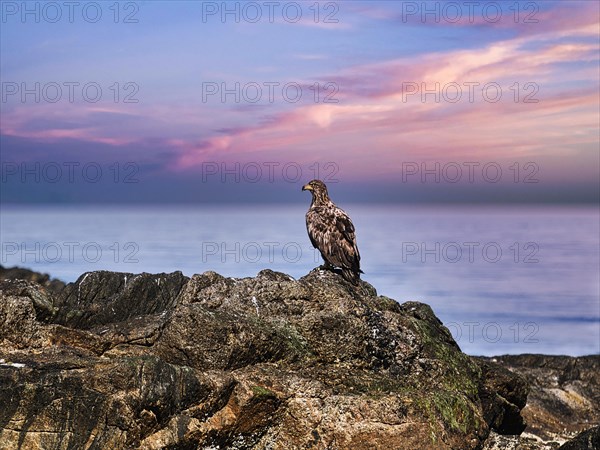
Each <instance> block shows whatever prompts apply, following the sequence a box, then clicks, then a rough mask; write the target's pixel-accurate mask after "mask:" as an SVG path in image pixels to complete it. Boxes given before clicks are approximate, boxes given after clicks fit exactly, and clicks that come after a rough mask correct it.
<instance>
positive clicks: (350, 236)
mask: <svg viewBox="0 0 600 450" xmlns="http://www.w3.org/2000/svg"><path fill="white" fill-rule="evenodd" d="M302 190H303V191H310V193H311V194H312V203H311V204H310V208H309V209H308V212H307V213H306V229H307V230H308V237H309V238H310V242H311V243H312V245H313V247H315V248H317V249H319V251H320V252H321V256H322V257H323V260H324V261H325V267H326V268H333V267H339V268H340V269H342V275H343V277H344V278H345V279H346V280H347V281H349V282H351V283H352V284H355V285H356V284H358V282H359V280H360V274H361V273H363V271H362V270H360V253H359V252H358V247H357V246H356V236H355V235H354V225H353V224H352V221H351V220H350V217H348V214H346V213H345V212H344V210H342V209H341V208H338V207H337V206H335V204H334V203H333V202H332V201H331V199H330V198H329V195H328V194H327V186H325V183H323V182H322V181H321V180H312V181H311V182H309V183H308V184H306V185H304V186H302Z"/></svg>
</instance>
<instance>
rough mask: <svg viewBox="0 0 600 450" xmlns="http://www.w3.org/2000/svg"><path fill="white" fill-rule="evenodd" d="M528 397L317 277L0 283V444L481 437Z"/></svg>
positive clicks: (439, 340)
mask: <svg viewBox="0 0 600 450" xmlns="http://www.w3.org/2000/svg"><path fill="white" fill-rule="evenodd" d="M530 383H531V382H530ZM527 391H528V384H527V382H526V381H525V379H524V378H522V377H520V376H519V375H517V374H515V373H514V372H513V371H511V370H508V369H506V368H502V367H501V366H499V365H498V364H497V363H495V362H493V361H490V360H484V359H476V358H472V357H469V356H467V355H465V354H464V353H462V352H461V351H460V349H459V347H458V346H457V344H456V343H455V342H454V340H453V339H452V336H451V334H450V333H449V331H448V330H447V329H446V328H445V327H444V326H443V324H442V323H441V322H440V321H439V320H438V319H437V317H436V316H435V315H434V313H433V311H432V310H431V309H430V308H429V306H427V305H425V304H422V303H416V302H408V303H404V304H402V305H400V304H398V303H397V302H396V301H394V300H392V299H389V298H387V297H384V296H378V295H377V293H376V291H375V289H374V288H373V287H372V286H371V285H369V284H368V283H366V282H362V283H361V284H360V285H359V286H358V287H354V286H352V285H351V284H349V283H347V282H346V281H344V280H343V279H342V278H341V277H339V276H338V275H337V274H335V273H331V272H324V271H319V270H315V271H312V272H311V273H309V274H308V275H307V276H305V277H303V278H301V279H299V280H294V279H293V278H291V277H289V276H288V275H285V274H282V273H276V272H272V271H270V270H264V271H262V272H260V273H259V274H258V276H257V277H255V278H244V279H233V278H225V277H222V276H220V275H218V274H216V273H214V272H207V273H204V274H201V275H194V276H193V277H192V278H187V277H185V276H183V275H182V274H181V273H179V272H175V273H172V274H154V275H151V274H124V273H114V272H90V273H86V274H83V275H82V276H81V277H80V278H79V279H78V280H77V281H76V282H75V283H71V284H68V285H67V286H66V287H64V288H63V289H60V290H54V289H50V288H49V287H48V286H46V287H44V286H43V285H40V284H38V283H36V282H33V281H24V280H4V281H2V282H1V283H0V404H2V405H3V406H4V407H3V408H1V409H0V448H7V449H12V448H22V449H37V448H42V449H50V448H52V449H67V448H68V449H71V448H77V449H79V448H82V449H86V448H93V449H105V448H111V449H130V448H144V449H175V448H177V449H188V448H189V449H196V448H227V449H281V450H284V449H285V450H288V449H309V448H311V449H313V448H314V449H352V450H357V449H369V450H370V449H395V450H396V449H398V450H400V449H410V450H418V449H436V450H438V449H442V450H443V449H457V450H458V449H460V450H466V449H481V448H482V447H483V446H484V442H485V441H486V438H488V435H489V434H490V432H493V433H494V436H502V435H503V434H519V433H521V431H523V429H524V428H525V422H524V420H523V417H522V415H521V409H522V408H523V407H524V405H525V403H526V398H527Z"/></svg>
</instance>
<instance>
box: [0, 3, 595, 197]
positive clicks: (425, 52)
mask: <svg viewBox="0 0 600 450" xmlns="http://www.w3.org/2000/svg"><path fill="white" fill-rule="evenodd" d="M0 3H1V11H2V18H1V22H0V25H1V31H0V35H1V36H0V37H1V39H0V50H1V56H0V62H1V67H0V78H1V80H2V103H1V105H0V106H1V119H2V120H1V127H0V145H1V158H2V174H1V175H2V185H1V187H2V192H1V194H0V200H2V201H3V202H16V203H31V202H49V203H52V202H59V203H64V202H67V203H69V202H89V201H91V202H96V201H98V202H106V203H112V202H123V201H125V202H132V203H136V202H139V203H147V202H153V201H158V202H169V201H171V199H174V198H177V199H180V200H181V201H185V202H199V203H200V202H205V201H220V202H221V201H226V202H227V201H232V202H233V201H236V200H240V199H242V200H243V201H288V199H289V195H290V193H291V192H293V191H294V190H296V189H297V188H298V187H299V186H301V184H302V183H304V182H306V181H308V180H309V179H310V178H311V177H312V176H313V175H315V174H317V171H316V169H317V168H318V169H319V170H318V174H319V175H320V176H321V177H322V178H325V181H326V182H331V183H335V182H337V183H339V184H338V186H336V190H337V191H338V192H339V193H340V196H342V197H344V198H347V199H354V200H356V201H365V202H376V201H392V202H394V201H398V202H421V201H424V202H432V201H433V202H435V201H444V202H446V201H451V202H478V203H494V202H567V203H570V202H597V201H598V197H599V194H598V179H599V173H600V169H599V165H600V164H599V152H598V148H599V141H598V123H599V120H600V119H599V113H598V110H599V106H600V105H599V104H598V103H599V100H598V98H599V97H598V94H599V72H598V61H599V60H598V37H599V36H598V33H599V31H598V30H599V20H598V17H599V9H598V8H599V6H598V4H597V3H596V2H587V1H581V2H579V1H571V2H568V3H567V2H543V1H540V2H485V3H481V4H480V5H479V6H474V7H473V9H470V8H471V7H470V6H469V3H468V2H450V3H449V2H426V3H425V2H400V1H398V2H372V1H369V2H366V1H365V2H360V1H344V2H296V3H295V2H275V3H273V7H274V10H273V11H274V14H273V20H272V21H271V20H269V19H270V18H269V6H268V4H266V3H265V2H228V3H227V5H228V6H227V7H228V8H230V10H234V9H235V8H237V10H238V11H239V17H237V18H236V17H235V15H234V14H228V15H226V16H225V17H224V20H223V17H222V16H221V13H222V10H223V8H224V3H223V2H192V1H189V2H162V1H148V2H119V3H118V4H116V5H117V6H118V8H115V3H114V2H100V3H97V4H94V3H93V2H82V3H80V4H79V6H76V7H75V9H74V10H73V11H71V12H72V17H71V19H72V20H69V19H70V18H69V13H70V11H69V10H68V7H67V6H65V5H64V4H63V3H61V2H56V3H52V2H50V3H49V2H25V3H23V2H9V1H1V2H0ZM56 5H58V6H56ZM96 5H97V6H96ZM483 5H487V6H486V8H487V9H486V10H484V9H483ZM57 7H58V9H57ZM425 8H427V10H425ZM24 9H28V10H29V11H32V12H30V13H28V14H25V15H24V14H23V10H24ZM284 10H285V11H287V15H286V14H284V12H283V11H284ZM316 10H318V18H317V17H316V16H315V12H316ZM84 11H85V12H84ZM98 11H100V12H101V17H100V18H99V19H98V20H97V21H96V22H93V20H92V19H93V18H94V16H95V15H96V14H97V13H98ZM117 11H118V17H117V16H115V14H116V12H117ZM256 11H260V13H261V15H262V16H261V18H260V20H257V21H255V22H252V18H253V17H254V16H253V14H255V13H256ZM297 11H300V12H301V13H302V18H301V19H299V20H298V21H296V22H295V21H293V20H290V17H291V18H293V14H295V13H296V12H297ZM432 11H437V15H436V14H434V13H432ZM58 12H60V15H61V17H60V19H56V18H57V13H58ZM210 12H215V14H209V13H210ZM244 12H245V13H244ZM517 12H518V15H516V14H517ZM499 14H500V15H499ZM459 15H460V18H459V17H458V16H459ZM126 18H127V19H128V21H126ZM327 18H328V19H329V20H326V19H327ZM115 19H116V21H117V23H115ZM236 19H237V20H236ZM286 19H287V20H286ZM249 20H250V21H249ZM131 21H133V22H131ZM36 83H39V84H37V85H36ZM36 86H39V87H36ZM56 86H59V87H60V89H61V91H60V93H59V92H58V91H57V89H56ZM69 86H72V89H73V90H72V95H73V99H72V100H73V101H71V99H70V98H69ZM84 86H87V87H86V89H87V90H84ZM215 86H216V87H217V88H218V89H219V92H216V93H214V94H207V89H208V88H209V87H212V88H214V87H215ZM238 86H239V88H238ZM257 86H258V87H259V88H260V89H261V91H258V90H257V89H256V87H257ZM269 86H272V87H273V91H272V93H273V98H272V99H270V98H269ZM284 86H288V89H289V90H286V91H284V90H283V89H282V88H283V87H284ZM98 87H99V88H100V89H101V95H100V94H99V95H98V96H97V101H90V99H92V100H96V97H95V94H96V93H98V91H97V88H98ZM223 87H224V88H225V89H228V90H230V91H234V92H235V94H237V97H238V98H237V99H236V95H235V94H234V93H230V94H227V95H225V96H224V97H222V96H221V88H223ZM484 87H486V89H485V90H484ZM298 88H299V89H300V90H301V92H302V96H301V98H300V99H299V100H298V101H291V98H292V97H290V95H291V96H293V94H294V92H296V90H297V89H298ZM471 88H472V89H473V90H472V91H470V89H471ZM23 89H29V90H33V91H34V92H35V91H36V90H37V94H38V97H39V98H36V94H27V95H25V96H24V95H23V92H22V90H23ZM498 89H499V90H500V91H498ZM317 91H318V94H319V95H318V97H317V96H316V95H315V94H316V92H317ZM424 91H425V93H424ZM427 92H429V93H427ZM498 92H501V94H502V95H501V98H499V99H498V100H497V101H496V97H495V95H496V94H497V93H498ZM459 93H460V100H458V101H455V99H456V98H457V95H458V94H459ZM59 94H60V95H59ZM117 94H118V96H117ZM203 94H204V97H203ZM259 94H260V95H259ZM86 96H87V97H86ZM470 96H472V97H473V98H472V101H471V99H470ZM254 99H258V100H257V101H253V100H254ZM326 99H327V100H333V101H335V103H331V102H326V101H325V100H326ZM236 100H237V101H236ZM131 101H133V102H131ZM74 163H77V165H73V164H74ZM90 164H92V166H93V167H92V169H93V168H94V167H96V165H97V166H99V167H101V169H102V176H101V177H100V178H99V180H97V181H95V182H91V181H90V176H88V175H90V174H88V173H83V172H82V170H83V168H84V167H87V168H90V167H91V166H90ZM127 164H129V166H127V167H128V169H124V167H125V166H126V165H127ZM214 164H216V165H217V166H218V168H219V169H218V171H217V173H212V172H210V171H211V170H212V168H214ZM69 165H70V166H69ZM86 165H87V166H86ZM117 165H118V169H117ZM415 165H416V167H418V168H419V170H418V172H417V173H412V172H410V171H413V172H414V168H415ZM56 166H58V167H59V168H60V169H61V170H62V172H61V173H59V174H56V173H54V172H52V171H53V170H55V169H56ZM68 167H74V171H75V172H74V179H73V181H71V180H69V179H68V176H67V172H68V170H67V168H68ZM111 167H112V169H111ZM256 167H260V168H262V170H263V173H262V174H260V176H258V175H257V176H253V175H252V174H253V173H254V172H252V170H254V169H255V168H256ZM269 167H276V170H275V179H273V180H272V179H270V178H269V177H268V176H267V175H266V174H267V173H268V168H269ZM298 167H299V168H300V170H301V174H300V175H299V176H298V177H296V176H295V172H294V173H291V172H290V171H294V170H295V171H297V168H298ZM457 167H459V168H461V169H462V171H463V172H462V174H459V175H460V176H458V175H456V174H455V173H454V172H452V171H453V170H455V169H456V168H457ZM283 168H287V169H289V170H288V172H287V173H286V172H284V171H283ZM469 168H474V173H473V174H472V175H473V180H471V179H469V176H468V175H469V174H468V170H469ZM484 168H485V170H488V169H489V170H492V171H493V170H497V169H498V168H500V170H501V171H502V174H501V176H499V177H498V178H497V179H496V177H495V176H490V174H491V172H490V173H487V172H484ZM92 169H90V170H92ZM221 169H224V171H223V170H221ZM421 169H422V170H421ZM207 170H208V171H209V172H208V173H210V175H208V174H207ZM231 171H237V172H238V173H237V174H235V175H232V174H231ZM427 171H429V172H428V173H430V174H429V175H427V176H425V178H423V177H422V175H423V173H424V172H427ZM36 172H37V173H36ZM133 172H135V177H133V178H132V176H131V174H132V173H133ZM224 172H225V175H224ZM333 172H335V174H333ZM227 173H229V175H227ZM409 173H410V175H409ZM128 174H129V175H130V177H129V178H130V181H131V180H133V179H135V180H136V183H124V182H123V179H124V178H127V175H128ZM117 175H118V176H117ZM492 175H493V174H492ZM36 176H37V178H36ZM236 176H237V177H238V178H239V182H237V180H236ZM527 177H529V178H527ZM91 178H93V177H91ZM536 180H537V181H536ZM526 181H535V182H526ZM208 191H211V194H210V195H209V194H208V193H207V192H208Z"/></svg>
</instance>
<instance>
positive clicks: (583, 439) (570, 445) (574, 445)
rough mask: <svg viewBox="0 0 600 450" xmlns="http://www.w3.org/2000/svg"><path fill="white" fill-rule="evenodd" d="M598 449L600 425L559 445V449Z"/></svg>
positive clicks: (599, 446) (599, 444)
mask: <svg viewBox="0 0 600 450" xmlns="http://www.w3.org/2000/svg"><path fill="white" fill-rule="evenodd" d="M598 449H600V426H596V427H593V428H590V429H589V430H586V431H583V432H581V433H579V434H578V435H577V436H576V437H575V438H574V439H572V440H570V441H569V442H567V443H565V444H563V445H561V446H560V447H559V450H598Z"/></svg>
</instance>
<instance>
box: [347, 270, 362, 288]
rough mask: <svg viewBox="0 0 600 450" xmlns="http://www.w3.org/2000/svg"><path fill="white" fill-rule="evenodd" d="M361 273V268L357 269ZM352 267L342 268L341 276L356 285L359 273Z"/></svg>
mask: <svg viewBox="0 0 600 450" xmlns="http://www.w3.org/2000/svg"><path fill="white" fill-rule="evenodd" d="M359 272H360V273H362V270H359ZM359 272H356V271H354V270H352V269H346V268H342V276H343V277H344V279H345V280H346V281H349V282H350V283H352V284H353V285H355V286H357V285H358V283H359V281H360V273H359Z"/></svg>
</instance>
